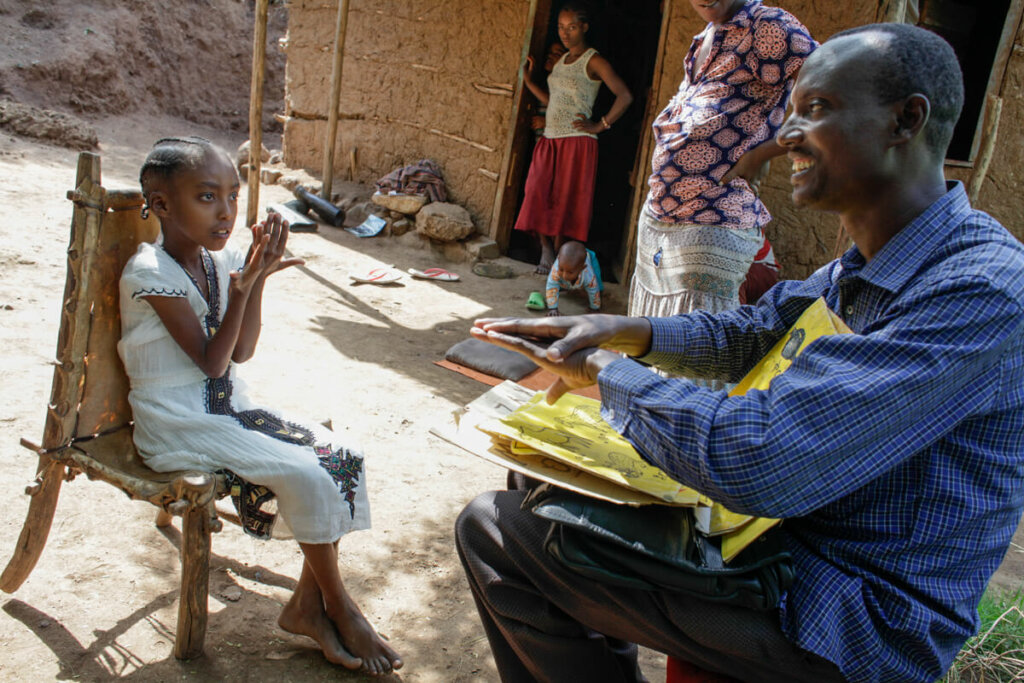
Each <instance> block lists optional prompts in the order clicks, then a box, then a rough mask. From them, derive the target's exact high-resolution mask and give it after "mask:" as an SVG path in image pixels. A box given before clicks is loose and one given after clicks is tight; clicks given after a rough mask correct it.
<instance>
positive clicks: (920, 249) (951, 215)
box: [840, 181, 971, 292]
mask: <svg viewBox="0 0 1024 683" xmlns="http://www.w3.org/2000/svg"><path fill="white" fill-rule="evenodd" d="M970 211H971V204H970V202H969V201H968V199H967V192H965V191H964V186H963V183H961V182H959V181H950V182H947V183H946V194H944V195H942V196H941V197H939V198H938V199H937V200H935V202H934V203H933V204H932V205H931V206H929V207H928V208H927V209H925V211H924V212H923V213H922V214H921V215H919V216H918V217H917V218H915V219H914V220H912V221H911V222H910V223H909V224H908V225H907V226H906V227H904V228H903V229H902V230H900V231H899V232H898V233H896V234H895V235H893V237H892V239H890V240H889V241H888V242H887V243H886V244H885V246H883V247H882V248H881V249H880V250H879V252H878V253H877V254H876V255H875V257H874V258H873V259H871V261H869V262H866V263H865V261H864V256H863V255H861V253H860V250H859V249H857V247H856V246H854V247H852V248H851V249H850V250H849V251H847V252H846V253H845V254H843V257H842V259H840V263H841V265H842V267H843V271H844V272H846V273H848V274H853V273H854V272H856V271H859V273H857V274H858V275H859V276H860V277H861V279H863V280H865V281H867V282H869V283H871V284H873V285H875V286H877V287H881V288H883V289H886V290H888V291H890V292H896V291H899V290H900V289H901V288H902V287H903V285H905V284H906V282H907V280H909V279H910V278H911V277H912V276H913V275H914V274H915V273H916V272H917V271H918V270H919V269H920V267H921V265H922V264H923V263H924V262H925V261H926V260H927V259H928V258H929V257H930V256H931V254H932V252H934V251H935V249H937V248H938V247H939V246H940V245H942V244H945V243H947V242H948V238H949V235H950V233H951V232H953V230H955V229H956V227H957V226H958V225H960V224H961V223H962V222H963V220H964V218H965V217H966V216H967V214H968V213H970Z"/></svg>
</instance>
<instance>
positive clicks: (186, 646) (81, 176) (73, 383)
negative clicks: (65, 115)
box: [0, 152, 235, 659]
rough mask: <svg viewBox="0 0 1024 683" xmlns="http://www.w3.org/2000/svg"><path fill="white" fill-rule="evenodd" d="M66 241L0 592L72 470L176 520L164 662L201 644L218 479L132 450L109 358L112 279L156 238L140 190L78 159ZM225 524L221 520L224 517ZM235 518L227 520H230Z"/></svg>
mask: <svg viewBox="0 0 1024 683" xmlns="http://www.w3.org/2000/svg"><path fill="white" fill-rule="evenodd" d="M68 199H70V200H71V201H72V202H74V217H73V220H72V224H71V239H70V242H69V244H68V270H67V281H66V284H65V288H64V304H63V307H62V309H61V323H60V332H59V334H58V337H57V360H56V364H55V367H54V371H53V388H52V390H51V398H50V403H49V406H48V407H47V412H46V425H45V428H44V431H43V442H42V445H41V446H36V445H35V444H32V443H30V442H29V441H27V440H25V439H22V441H21V443H22V445H24V446H26V447H27V448H29V449H31V450H33V451H35V452H36V453H37V454H38V455H39V467H38V469H37V472H36V478H35V481H33V482H32V483H31V484H29V486H28V487H27V488H26V490H25V492H26V493H27V494H28V495H29V496H31V501H30V503H29V510H28V515H27V517H26V519H25V524H24V527H23V528H22V531H21V536H20V537H19V539H18V544H17V546H16V548H15V549H14V555H13V556H12V558H11V560H10V562H9V563H8V565H7V568H6V569H5V570H4V572H3V575H2V576H0V589H2V590H4V591H5V592H7V593H11V592H14V591H15V590H17V589H18V587H19V586H21V584H22V583H23V582H24V581H25V579H27V578H28V575H29V574H30V573H31V572H32V569H33V568H34V567H35V565H36V562H37V561H38V560H39V556H40V554H41V553H42V551H43V546H44V545H45V544H46V538H47V536H48V534H49V532H50V525H51V523H52V522H53V514H54V510H55V509H56V506H57V497H58V496H59V495H60V489H61V484H62V482H63V481H64V480H65V479H67V480H69V481H70V480H71V479H73V478H74V476H75V475H76V474H77V473H79V472H85V474H86V475H87V476H88V477H89V479H99V480H101V481H105V482H107V483H108V484H113V485H114V486H116V487H117V488H119V489H121V490H122V491H124V492H125V493H127V494H128V496H129V497H131V498H132V499H135V500H145V501H149V502H150V503H152V504H153V505H156V506H157V507H158V508H160V509H159V512H158V513H157V521H156V524H157V526H160V527H163V526H167V525H169V524H170V523H171V519H172V515H181V517H182V523H181V527H182V529H181V594H180V596H179V607H178V629H177V635H176V638H175V643H174V656H175V657H177V658H179V659H192V658H195V657H198V656H200V655H202V653H203V641H204V639H205V637H206V620H207V604H206V603H207V593H208V588H209V568H210V533H211V531H220V529H221V526H222V524H221V521H220V520H219V519H218V518H217V513H216V510H215V509H214V501H215V500H216V498H217V497H218V496H220V495H222V494H223V493H224V486H225V484H224V481H223V479H222V478H220V477H217V476H215V475H213V474H209V473H206V472H176V473H159V472H154V471H153V470H151V469H149V468H148V467H146V465H145V463H144V462H143V461H142V459H141V457H139V454H138V453H137V452H136V450H135V446H134V445H133V443H132V414H131V408H130V407H129V405H128V388H129V384H128V378H127V376H126V375H125V372H124V368H123V366H122V364H121V359H120V358H119V356H118V354H117V342H118V339H120V336H121V320H120V310H119V304H118V298H119V297H118V281H119V279H120V276H121V271H122V269H123V268H124V265H125V263H126V262H127V261H128V259H129V258H130V257H131V256H132V254H134V253H135V249H136V247H137V246H138V245H139V243H140V242H151V241H153V240H155V239H156V236H157V234H158V232H159V224H158V223H157V221H156V219H154V218H150V219H146V220H144V219H143V218H142V217H141V215H140V208H141V207H142V205H143V198H142V194H141V193H140V192H123V191H111V190H105V189H104V188H103V187H102V185H100V159H99V156H97V155H95V154H91V153H88V152H85V153H82V154H81V155H80V156H79V157H78V176H77V181H76V187H75V189H74V190H72V191H70V192H68ZM225 517H226V518H228V519H231V518H230V516H229V515H225ZM231 521H235V520H231Z"/></svg>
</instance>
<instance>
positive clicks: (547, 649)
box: [455, 491, 843, 683]
mask: <svg viewBox="0 0 1024 683" xmlns="http://www.w3.org/2000/svg"><path fill="white" fill-rule="evenodd" d="M524 496H525V492H524V491H498V492H493V491H492V492H489V493H485V494H483V495H481V496H478V497H477V498H476V499H475V500H474V501H473V502H471V503H470V504H469V505H468V506H466V509H465V510H463V511H462V514H461V515H459V518H458V520H457V521H456V523H455V544H456V547H457V548H458V551H459V557H460V559H461V560H462V565H463V568H464V569H465V571H466V577H467V578H468V579H469V585H470V588H471V590H472V591H473V598H474V599H475V600H476V606H477V610H478V611H479V612H480V620H481V621H482V622H483V626H484V631H485V632H486V633H487V638H488V640H489V641H490V644H491V652H492V653H493V654H494V661H495V663H496V664H497V667H498V671H499V673H500V674H501V679H502V681H505V682H506V683H507V682H510V681H515V682H519V681H523V682H526V681H552V682H555V683H564V682H565V681H587V682H588V683H591V682H593V683H598V682H602V681H644V680H646V679H645V678H644V677H643V675H642V674H641V672H640V669H639V667H638V665H637V647H636V645H635V643H639V644H641V645H643V646H645V647H649V648H651V649H653V650H658V651H659V652H664V653H667V654H670V655H673V656H675V657H678V658H679V659H682V660H684V661H687V662H690V663H692V664H695V665H697V666H699V667H701V668H703V669H707V670H708V671H714V672H718V673H723V674H727V675H730V676H733V677H735V678H739V679H741V680H744V681H753V682H756V683H763V682H768V681H786V682H787V683H794V682H798V681H807V682H808V683H829V682H831V681H842V680H843V677H842V676H841V675H840V673H839V670H838V668H837V667H836V666H835V665H834V664H832V663H831V662H829V661H827V660H825V659H823V658H821V657H818V656H817V655H814V654H811V653H809V652H806V651H804V650H801V649H800V648H798V647H796V646H794V645H793V644H792V643H790V642H789V641H788V640H787V639H786V637H785V636H784V635H783V634H782V630H781V628H780V626H779V615H778V612H777V611H776V610H771V611H766V612H758V611H755V610H750V609H745V608H742V607H734V606H730V605H719V604H715V603H712V602H707V601H702V600H697V599H693V598H688V597H686V596H683V595H680V594H676V593H662V592H655V591H643V590H634V589H628V588H620V587H617V586H610V585H605V584H602V583H599V582H596V581H592V580H590V579H587V578H585V577H583V576H580V575H579V574H576V573H574V572H572V571H571V570H569V569H567V568H565V567H563V566H562V565H561V564H559V563H558V562H557V561H556V560H555V559H554V558H552V557H551V556H549V555H548V554H547V552H546V551H545V550H544V548H543V540H544V536H545V535H546V533H547V530H548V526H549V523H547V522H545V521H543V520H541V519H539V518H537V517H535V516H534V515H532V514H531V513H529V512H524V511H522V510H520V504H521V503H522V499H523V497H524Z"/></svg>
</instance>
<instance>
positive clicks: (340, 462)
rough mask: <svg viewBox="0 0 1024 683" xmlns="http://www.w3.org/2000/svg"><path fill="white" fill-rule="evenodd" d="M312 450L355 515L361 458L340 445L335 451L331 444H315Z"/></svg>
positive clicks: (361, 467)
mask: <svg viewBox="0 0 1024 683" xmlns="http://www.w3.org/2000/svg"><path fill="white" fill-rule="evenodd" d="M313 451H314V452H315V453H316V455H317V457H318V458H319V459H320V466H321V467H323V468H324V470H326V471H327V474H329V475H331V479H333V480H334V483H336V484H337V485H338V490H339V491H340V492H341V493H343V494H345V502H347V503H348V509H349V513H350V514H351V515H352V518H353V519H355V516H356V487H357V486H359V473H360V472H362V471H363V458H362V457H361V456H358V455H356V454H355V453H353V452H352V451H350V450H349V449H347V448H345V447H344V446H342V447H341V448H339V449H338V450H336V451H332V450H331V446H330V445H329V444H328V445H327V446H315V447H314V448H313Z"/></svg>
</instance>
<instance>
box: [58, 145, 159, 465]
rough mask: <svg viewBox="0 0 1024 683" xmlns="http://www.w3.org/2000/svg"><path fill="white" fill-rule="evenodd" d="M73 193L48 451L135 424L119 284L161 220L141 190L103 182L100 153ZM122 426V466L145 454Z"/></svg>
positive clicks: (81, 170)
mask: <svg viewBox="0 0 1024 683" xmlns="http://www.w3.org/2000/svg"><path fill="white" fill-rule="evenodd" d="M68 197H69V199H71V200H72V201H73V202H74V203H75V209H74V218H73V220H72V226H71V238H70V243H69V245H68V273H67V282H66V285H65V290H64V305H63V308H62V311H61V327H60V335H59V337H58V341H57V360H58V364H57V365H56V367H55V369H54V376H53V389H52V392H51V400H50V408H49V414H48V415H47V422H46V429H45V432H44V437H43V447H44V448H54V447H59V446H60V445H63V444H67V443H68V442H69V441H70V440H72V439H76V438H81V437H84V436H88V435H91V434H102V433H106V432H109V431H111V430H114V429H116V428H118V427H122V426H124V425H126V424H128V423H129V422H131V419H132V417H131V408H130V407H129V405H128V390H129V383H128V377H127V376H126V375H125V372H124V366H123V365H122V364H121V359H120V357H119V356H118V353H117V342H118V340H119V339H120V338H121V316H120V306H119V292H118V283H119V281H120V277H121V271H122V270H123V269H124V265H125V263H126V262H127V261H128V259H129V258H131V256H132V254H134V253H135V250H136V249H137V248H138V245H139V243H141V242H152V241H154V240H155V239H156V237H157V235H158V234H159V230H160V227H159V223H158V222H157V220H156V219H154V218H148V219H143V218H142V216H141V212H140V209H141V207H142V205H143V197H142V193H141V192H137V191H129V192H118V191H107V190H105V189H104V188H103V187H102V185H101V184H100V168H99V157H98V156H97V155H95V154H91V153H88V152H84V153H82V154H81V155H80V156H79V163H78V182H77V185H76V188H75V190H73V191H71V192H69V193H68ZM122 431H124V432H127V442H126V443H127V444H128V447H127V449H126V452H125V453H124V454H123V456H122V460H123V463H122V464H123V465H125V466H128V465H130V464H134V463H132V462H131V461H133V460H138V456H137V455H136V454H135V451H134V449H133V448H130V443H131V434H130V430H122ZM119 441H120V439H119ZM108 464H112V465H115V466H116V465H118V464H119V463H117V462H113V463H108ZM139 464H140V465H141V463H139ZM142 467H143V468H144V466H142ZM144 469H145V468H144Z"/></svg>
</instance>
